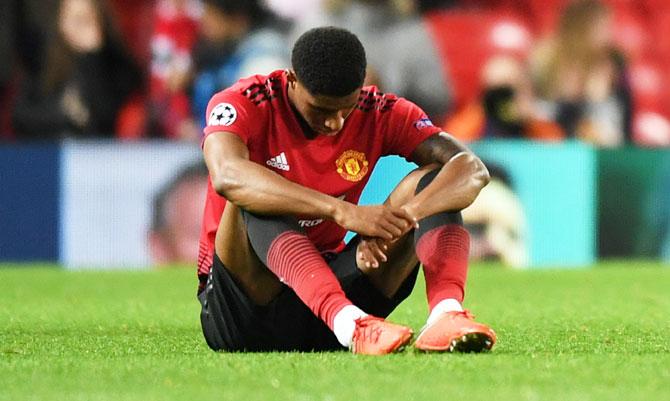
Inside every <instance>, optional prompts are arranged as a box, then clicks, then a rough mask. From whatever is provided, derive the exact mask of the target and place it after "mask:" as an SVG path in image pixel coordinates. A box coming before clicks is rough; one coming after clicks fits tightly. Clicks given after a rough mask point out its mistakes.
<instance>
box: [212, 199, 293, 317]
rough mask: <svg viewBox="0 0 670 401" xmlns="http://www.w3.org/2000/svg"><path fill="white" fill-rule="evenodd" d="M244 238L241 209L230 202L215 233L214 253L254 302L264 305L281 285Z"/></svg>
mask: <svg viewBox="0 0 670 401" xmlns="http://www.w3.org/2000/svg"><path fill="white" fill-rule="evenodd" d="M247 238H248V235H247V227H246V224H245V223H244V219H243V218H242V213H241V210H240V208H239V207H237V206H236V205H235V204H233V203H232V202H229V203H228V204H227V205H226V208H225V209H224V211H223V216H221V222H220V223H219V228H218V230H217V233H216V244H215V246H216V254H217V255H218V256H219V258H220V259H221V262H223V265H224V266H225V268H226V269H227V270H228V271H229V272H230V274H231V275H232V276H233V277H234V278H235V280H236V281H237V282H238V284H239V285H240V286H241V287H242V290H243V291H244V292H245V293H246V295H247V296H248V297H249V298H250V299H251V300H252V301H253V302H254V303H255V304H257V305H267V304H268V303H270V301H272V300H273V299H274V298H276V297H277V295H278V294H279V292H280V291H281V289H282V284H281V283H280V282H279V279H278V278H277V276H275V275H274V274H272V272H270V271H269V270H268V269H267V268H266V267H265V266H264V265H263V263H262V262H261V261H260V259H258V256H256V253H254V251H253V249H252V248H251V244H250V243H249V241H248V240H247Z"/></svg>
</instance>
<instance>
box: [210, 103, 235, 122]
mask: <svg viewBox="0 0 670 401" xmlns="http://www.w3.org/2000/svg"><path fill="white" fill-rule="evenodd" d="M236 119H237V110H235V107H234V106H233V105H232V104H230V103H219V104H217V105H216V106H214V108H213V109H212V112H211V113H209V120H208V121H207V125H209V126H212V125H223V126H225V127H228V126H229V125H231V124H232V123H234V122H235V120H236Z"/></svg>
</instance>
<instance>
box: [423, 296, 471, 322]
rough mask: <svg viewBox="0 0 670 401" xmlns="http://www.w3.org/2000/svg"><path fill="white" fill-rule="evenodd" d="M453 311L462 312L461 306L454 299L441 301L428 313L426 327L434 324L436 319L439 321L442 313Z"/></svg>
mask: <svg viewBox="0 0 670 401" xmlns="http://www.w3.org/2000/svg"><path fill="white" fill-rule="evenodd" d="M454 311H457V312H462V311H463V305H461V303H460V302H458V301H457V300H455V299H454V298H447V299H443V300H442V301H440V302H439V303H438V304H437V305H435V307H434V308H433V310H432V311H431V312H430V315H429V316H428V321H427V322H426V325H427V326H430V325H431V324H433V323H435V321H437V319H439V318H440V316H442V314H443V313H447V312H454Z"/></svg>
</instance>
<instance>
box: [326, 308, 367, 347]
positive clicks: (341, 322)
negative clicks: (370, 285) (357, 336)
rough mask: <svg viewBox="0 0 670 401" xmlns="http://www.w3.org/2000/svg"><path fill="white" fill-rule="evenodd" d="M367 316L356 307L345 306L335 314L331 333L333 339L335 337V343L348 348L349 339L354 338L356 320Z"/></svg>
mask: <svg viewBox="0 0 670 401" xmlns="http://www.w3.org/2000/svg"><path fill="white" fill-rule="evenodd" d="M367 315H368V314H367V313H365V312H363V311H362V310H361V309H360V308H359V307H358V306H356V305H347V306H345V307H344V308H342V309H341V310H340V311H339V312H337V314H336V315H335V318H334V319H333V332H334V333H335V337H337V341H339V342H340V344H342V345H343V346H345V347H347V348H349V346H350V345H351V339H352V337H353V336H354V330H355V329H356V319H359V318H361V317H365V316H367Z"/></svg>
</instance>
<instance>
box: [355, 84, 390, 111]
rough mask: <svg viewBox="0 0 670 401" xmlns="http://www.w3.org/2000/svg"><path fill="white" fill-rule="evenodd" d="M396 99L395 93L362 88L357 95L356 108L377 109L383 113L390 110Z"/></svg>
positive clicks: (363, 109)
mask: <svg viewBox="0 0 670 401" xmlns="http://www.w3.org/2000/svg"><path fill="white" fill-rule="evenodd" d="M396 101H398V97H397V96H396V95H392V94H390V93H384V92H379V91H376V90H367V89H362V90H361V94H360V95H359V96H358V104H357V105H356V108H357V109H358V110H361V111H372V110H377V111H380V112H382V113H383V112H386V111H389V110H391V108H392V107H393V105H394V104H395V102H396Z"/></svg>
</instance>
